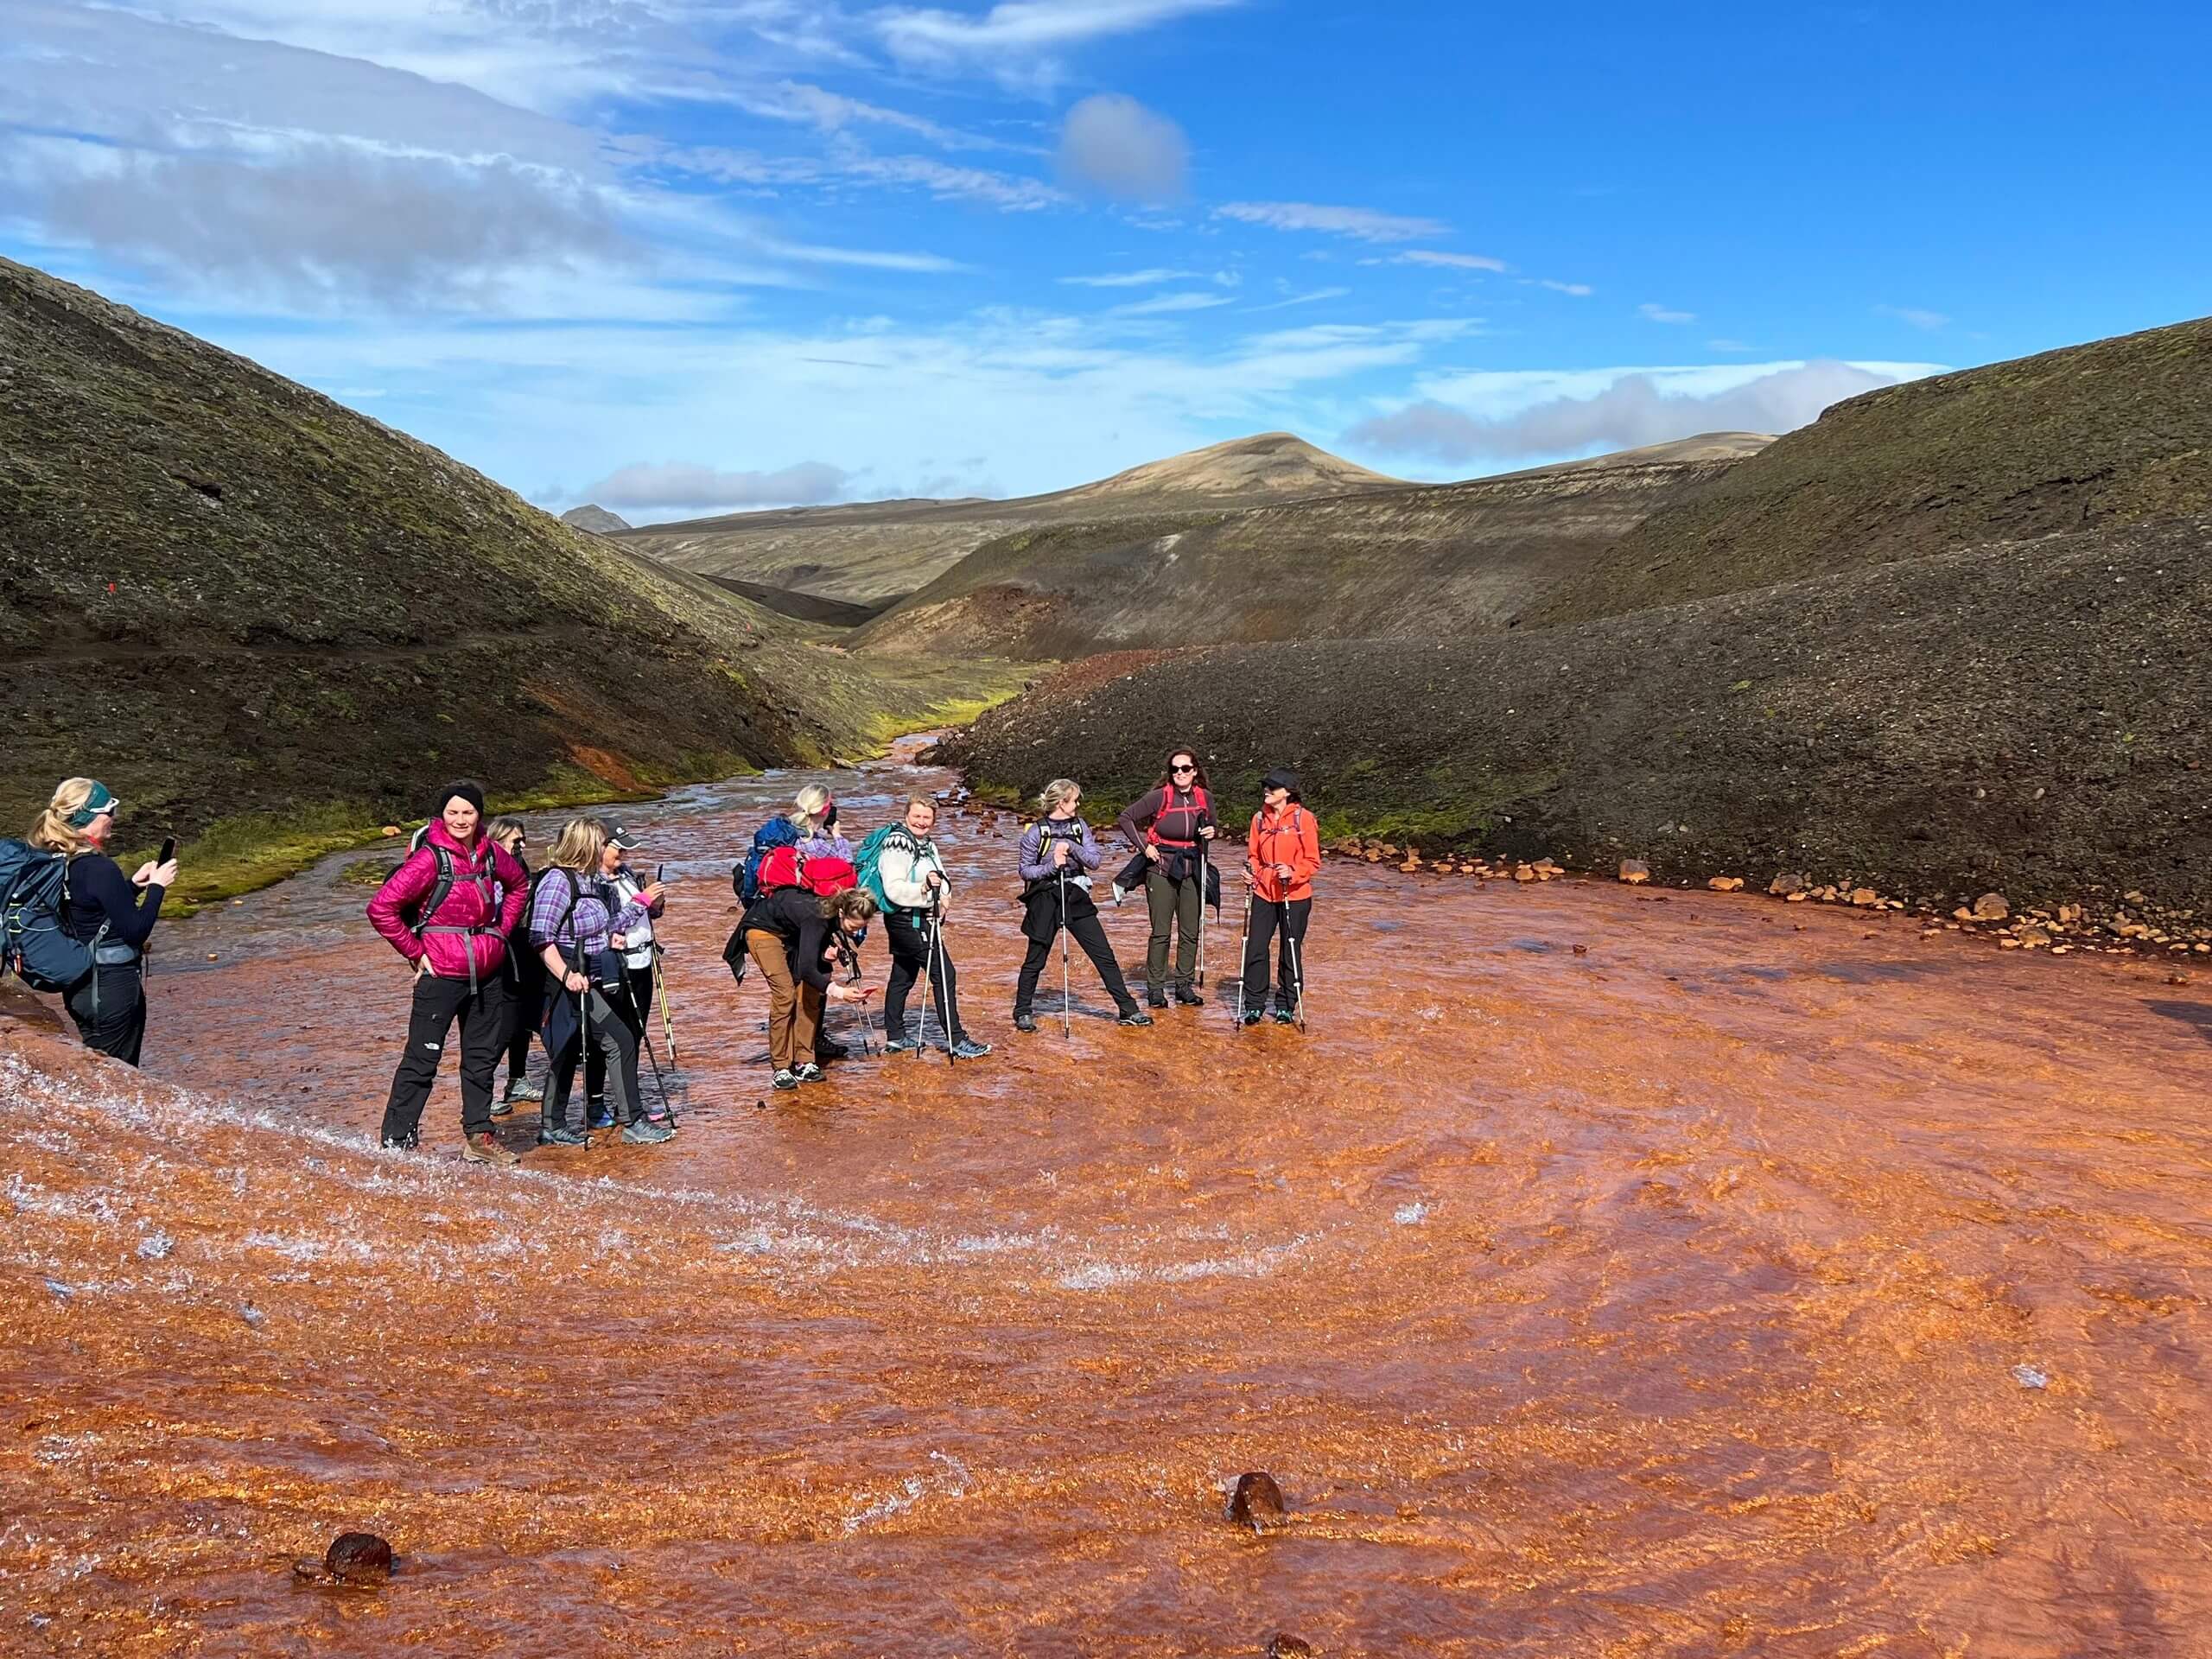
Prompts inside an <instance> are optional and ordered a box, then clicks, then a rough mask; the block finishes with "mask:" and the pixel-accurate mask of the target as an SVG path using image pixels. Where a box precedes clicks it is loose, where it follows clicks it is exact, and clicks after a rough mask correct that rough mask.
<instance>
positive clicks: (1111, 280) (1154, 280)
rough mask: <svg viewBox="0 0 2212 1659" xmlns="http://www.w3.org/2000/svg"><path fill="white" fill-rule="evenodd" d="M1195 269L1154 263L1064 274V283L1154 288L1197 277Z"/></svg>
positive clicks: (1077, 286) (1095, 286)
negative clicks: (1101, 272)
mask: <svg viewBox="0 0 2212 1659" xmlns="http://www.w3.org/2000/svg"><path fill="white" fill-rule="evenodd" d="M1196 277H1198V272H1197V271H1195V270H1170V269H1168V268H1167V267H1166V266H1165V265H1154V266H1153V267H1152V268H1151V269H1150V270H1115V271H1108V272H1107V273H1105V274H1104V275H1103V276H1099V277H1061V278H1060V281H1061V282H1062V283H1064V284H1065V285H1066V286H1068V287H1071V288H1153V287H1156V286H1158V285H1159V284H1160V283H1179V282H1187V281H1191V280H1193V279H1195V278H1196Z"/></svg>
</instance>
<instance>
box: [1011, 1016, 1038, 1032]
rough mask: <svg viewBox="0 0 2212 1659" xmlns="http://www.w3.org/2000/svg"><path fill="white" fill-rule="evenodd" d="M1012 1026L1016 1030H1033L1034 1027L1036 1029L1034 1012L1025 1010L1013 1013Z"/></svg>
mask: <svg viewBox="0 0 2212 1659" xmlns="http://www.w3.org/2000/svg"><path fill="white" fill-rule="evenodd" d="M1014 1029H1015V1030H1016V1031H1034V1030H1036V1029H1037V1016H1036V1015H1035V1014H1029V1013H1026V1012H1025V1013H1021V1014H1015V1015H1014Z"/></svg>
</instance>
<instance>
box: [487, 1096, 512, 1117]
mask: <svg viewBox="0 0 2212 1659" xmlns="http://www.w3.org/2000/svg"><path fill="white" fill-rule="evenodd" d="M514 1115H515V1097H514V1096H512V1095H507V1096H504V1097H502V1098H500V1099H499V1100H495V1101H493V1103H492V1116H494V1117H512V1116H514Z"/></svg>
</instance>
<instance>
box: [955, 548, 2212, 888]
mask: <svg viewBox="0 0 2212 1659" xmlns="http://www.w3.org/2000/svg"><path fill="white" fill-rule="evenodd" d="M2208 638H2212V519H2205V518H2198V519H2192V520H2182V521H2177V522H2169V523H2165V524H2156V525H2144V526H2137V527H2133V528H2124V529H2107V530H2100V531H2088V532H2083V533H2080V534H2076V535H2072V536H2063V537H2055V538H2050V539H2046V540H2042V541H2036V542H2027V543H2009V544H2000V545H1997V546H1993V547H1986V548H1981V549H1976V550H1968V551H1963V552H1955V553H1947V554H1939V555H1935V556H1926V557H1922V558H1918V559H1914V560H1911V561H1909V562H1904V563H1891V564H1888V565H1885V566H1881V567H1876V568H1869V567H1860V568H1856V569H1844V570H1841V571H1839V572H1837V573H1835V574H1833V575H1824V576H1819V577H1814V578H1810V579H1808V580H1805V581H1802V582H1790V583H1786V584H1783V585H1780V586H1777V587H1771V588H1764V589H1761V590H1758V591H1756V592H1751V593H1742V594H1725V595H1721V596H1718V597H1713V598H1707V599H1702V600H1698V601H1692V602H1690V603H1688V604H1683V605H1676V606H1670V607H1663V608H1659V609H1652V610H1644V611H1640V612H1637V613H1632V614H1629V615H1621V616H1613V617H1608V618H1604V619H1601V620H1594V621H1592V622H1588V623H1584V624H1580V625H1577V626H1566V627H1555V628H1549V629H1543V630H1521V631H1516V632H1508V633H1493V634H1490V635H1487V636H1483V637H1479V638H1471V639H1465V640H1460V641H1433V642H1432V641H1421V642H1416V641H1410V640H1402V639H1400V640H1345V641H1306V642H1300V643H1295V644H1287V645H1245V646H1236V647H1226V648H1216V649H1211V650H1201V651H1191V652H1179V653H1176V654H1174V655H1172V656H1170V657H1168V658H1166V660H1164V661H1160V662H1158V663H1155V664H1152V665H1150V666H1146V667H1142V668H1139V669H1138V670H1136V671H1134V672H1130V673H1124V674H1113V673H1111V672H1110V671H1108V672H1106V673H1105V674H1104V676H1103V677H1102V670H1101V669H1095V668H1091V667H1090V666H1088V665H1078V666H1077V667H1076V668H1073V669H1071V670H1069V671H1066V672H1065V674H1064V675H1062V676H1061V677H1058V678H1057V679H1055V680H1049V681H1047V682H1046V683H1043V684H1041V685H1039V686H1038V687H1037V688H1035V689H1034V690H1032V691H1031V692H1030V693H1029V694H1028V695H1027V696H1024V697H1023V698H1021V699H1020V700H1019V701H1018V702H1014V703H1012V704H1008V705H1007V706H1005V707H1003V708H1001V709H996V710H995V711H993V712H992V713H991V714H989V715H986V716H984V717H983V718H982V720H980V721H977V722H976V725H975V726H974V727H973V728H971V729H970V730H969V731H968V732H966V733H964V734H961V735H960V736H959V737H957V739H956V740H955V741H953V743H952V744H950V746H949V751H950V757H951V758H952V759H953V760H955V761H956V762H957V764H960V765H962V766H966V767H968V768H969V769H970V771H971V772H972V774H973V775H974V776H975V778H976V779H977V781H978V782H979V784H981V785H985V786H986V787H988V788H992V789H995V790H999V791H1015V792H1019V793H1020V794H1022V795H1029V794H1033V792H1034V791H1035V790H1036V789H1037V788H1038V786H1039V785H1041V784H1042V783H1043V782H1044V781H1045V779H1047V778H1049V777H1052V776H1056V775H1060V774H1066V775H1069V776H1072V777H1075V778H1077V779H1081V780H1082V782H1083V784H1084V789H1085V791H1086V792H1087V793H1089V794H1090V796H1091V797H1092V798H1095V799H1097V800H1099V801H1101V802H1103V803H1115V802H1119V801H1121V800H1123V799H1127V798H1132V797H1133V796H1134V795H1135V792H1136V791H1139V790H1141V789H1142V788H1143V787H1145V786H1147V785H1149V784H1150V783H1151V782H1152V780H1153V779H1154V776H1155V775H1156V772H1157V768H1158V766H1159V760H1160V753H1161V752H1162V750H1163V748H1164V747H1165V746H1166V744H1168V743H1170V742H1173V741H1190V742H1193V743H1195V744H1196V746H1197V747H1198V750H1199V752H1200V753H1202V754H1204V755H1205V756H1206V757H1207V758H1208V760H1210V761H1211V765H1212V767H1213V772H1214V777H1215V781H1216V783H1217V786H1218V787H1219V788H1220V790H1221V791H1222V794H1223V798H1224V805H1225V806H1226V807H1228V808H1229V809H1230V810H1233V811H1234V812H1236V813H1238V814H1242V813H1244V812H1249V810H1250V809H1251V807H1252V806H1253V805H1254V804H1255V795H1256V787H1255V780H1256V779H1257V777H1258V775H1259V774H1260V772H1262V770H1263V769H1264V768H1266V767H1268V766H1274V765H1278V764H1287V765H1290V766H1294V767H1295V768H1296V769H1297V770H1298V772H1300V775H1301V777H1302V778H1303V779H1305V782H1306V800H1307V801H1308V803H1309V804H1311V805H1312V806H1313V808H1314V810H1316V811H1317V812H1319V815H1320V817H1321V819H1322V823H1323V824H1324V825H1325V828H1326V829H1327V830H1328V831H1329V833H1330V834H1332V835H1342V834H1345V833H1351V832H1377V833H1381V834H1384V835H1388V836H1392V837H1394V838H1395V839H1396V840H1398V841H1400V842H1405V841H1408V840H1410V841H1413V842H1418V843H1420V844H1421V846H1423V847H1424V848H1425V849H1428V850H1430V851H1431V852H1432V853H1433V852H1435V851H1438V850H1440V849H1446V848H1450V847H1469V846H1476V845H1478V846H1480V847H1482V848H1484V849H1488V850H1491V851H1494V852H1508V853H1517V854H1520V855H1527V856H1533V855H1537V854H1546V853H1548V854H1550V855H1554V856H1556V857H1558V858H1560V859H1562V860H1570V861H1580V862H1582V863H1584V864H1586V865H1588V866H1591V867H1594V868H1611V863H1612V861H1614V860H1616V859H1618V858H1619V857H1622V856H1635V857H1640V858H1645V859H1648V860H1649V861H1650V862H1651V863H1652V865H1653V866H1654V868H1655V869H1656V871H1657V872H1658V874H1660V875H1661V876H1662V878H1664V877H1668V876H1681V877H1694V878H1700V879H1701V878H1702V877H1704V876H1706V875H1708V874H1717V873H1733V874H1741V875H1744V876H1746V877H1749V878H1751V879H1752V880H1755V881H1757V882H1759V883H1761V884H1764V882H1765V881H1766V880H1767V879H1768V878H1769V877H1770V875H1772V874H1775V873H1776V872H1777V871H1780V870H1792V871H1802V872H1804V873H1806V874H1810V875H1811V876H1813V877H1814V878H1815V880H1840V881H1844V882H1847V883H1851V882H1857V881H1866V882H1868V883H1871V884H1872V885H1874V886H1876V887H1879V888H1881V889H1882V890H1884V891H1885V892H1887V893H1895V894H1897V895H1900V896H1908V895H1909V896H1911V897H1915V898H1920V899H1929V900H1941V901H1944V902H1947V903H1948V902H1956V901H1958V899H1960V897H1961V895H1967V896H1971V895H1972V894H1974V893H1980V892H1982V891H1985V890H1986V889H1990V888H2000V889H2002V890H2003V891H2004V892H2005V893H2007V894H2008V895H2009V896H2010V898H2011V899H2012V901H2013V903H2014V904H2015V905H2016V906H2017V905H2018V904H2020V903H2022V902H2023V901H2037V900H2046V901H2051V902H2057V901H2064V900H2072V899H2089V900H2091V901H2092V902H2093V903H2095V902H2097V901H2098V900H2099V899H2100V898H2101V899H2102V901H2103V902H2104V903H2106V904H2107V905H2108V904H2109V903H2110V902H2111V901H2113V899H2116V898H2117V897H2118V896H2119V895H2120V894H2123V893H2126V892H2127V891H2129V890H2131V889H2140V890H2141V891H2142V892H2143V893H2145V894H2147V895H2148V896H2149V897H2150V898H2151V899H2152V900H2154V901H2160V902H2163V903H2164V905H2166V906H2171V907H2173V908H2175V909H2177V910H2179V911H2183V912H2189V911H2194V912H2196V914H2197V915H2198V916H2199V917H2202V916H2204V915H2205V914H2207V913H2208V912H2212V799H2209V798H2208V792H2207V787H2206V779H2208V778H2212V721H2208V718H2207V716H2208V714H2209V713H2212V690H2208V683H2209V682H2208V678H2207V676H2206V673H2205V666H2204V664H2205V645H2204V642H2205V640H2206V639H2208Z"/></svg>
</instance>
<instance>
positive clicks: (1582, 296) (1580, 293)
mask: <svg viewBox="0 0 2212 1659" xmlns="http://www.w3.org/2000/svg"><path fill="white" fill-rule="evenodd" d="M1536 286H1537V287H1538V288H1548V289H1551V291H1552V292H1553V293H1554V294H1572V295H1573V296H1574V297H1575V298H1576V299H1578V300H1586V299H1588V298H1589V297H1590V296H1592V294H1595V293H1596V292H1597V291H1598V290H1597V289H1594V288H1592V287H1591V286H1590V284H1589V283H1562V282H1559V281H1557V280H1555V279H1554V278H1553V277H1538V278H1537V279H1536Z"/></svg>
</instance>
